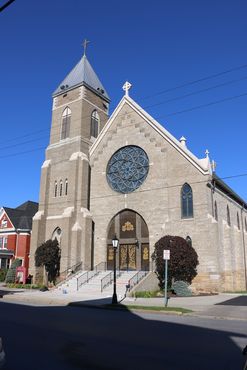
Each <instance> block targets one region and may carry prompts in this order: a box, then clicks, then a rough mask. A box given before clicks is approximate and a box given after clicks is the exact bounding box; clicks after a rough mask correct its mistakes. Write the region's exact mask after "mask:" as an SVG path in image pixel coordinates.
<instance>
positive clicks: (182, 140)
mask: <svg viewBox="0 0 247 370" xmlns="http://www.w3.org/2000/svg"><path fill="white" fill-rule="evenodd" d="M179 141H180V144H182V145H183V146H184V147H185V148H186V139H185V137H184V136H182V137H181V138H180V139H179Z"/></svg>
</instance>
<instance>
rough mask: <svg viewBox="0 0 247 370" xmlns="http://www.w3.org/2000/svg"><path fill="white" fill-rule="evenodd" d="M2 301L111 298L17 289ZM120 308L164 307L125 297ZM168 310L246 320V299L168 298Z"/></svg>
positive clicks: (160, 301) (94, 302)
mask: <svg viewBox="0 0 247 370" xmlns="http://www.w3.org/2000/svg"><path fill="white" fill-rule="evenodd" d="M0 290H1V291H2V293H3V298H1V300H0V302H6V303H16V304H27V305H34V306H67V305H68V304H73V303H76V305H77V306H80V305H81V306H84V307H85V306H98V307H99V306H100V305H102V304H109V303H111V296H110V295H108V296H107V295H105V296H102V295H101V294H99V296H96V297H93V298H92V297H90V295H85V293H84V294H83V293H80V292H77V293H69V294H63V293H62V292H60V291H59V292H58V291H47V292H40V291H36V290H33V291H29V290H17V289H12V290H10V289H5V288H2V287H0ZM238 297H242V301H243V303H241V302H240V304H239V302H238V303H235V302H237V299H238ZM121 304H122V305H128V306H131V305H138V306H159V307H162V306H164V298H136V299H134V298H130V297H127V298H126V299H124V300H123V301H122V303H121ZM168 307H180V308H186V309H189V310H192V311H193V313H190V314H187V315H191V316H200V317H211V318H224V319H230V320H233V319H236V320H246V319H247V295H245V296H241V295H239V294H228V293H220V294H218V295H209V296H194V297H172V298H170V299H169V301H168Z"/></svg>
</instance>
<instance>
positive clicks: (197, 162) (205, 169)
mask: <svg viewBox="0 0 247 370" xmlns="http://www.w3.org/2000/svg"><path fill="white" fill-rule="evenodd" d="M124 104H127V105H128V106H129V107H131V108H132V109H133V110H134V111H135V112H136V113H137V114H139V115H140V116H141V117H142V119H143V120H144V121H145V122H146V123H147V125H150V126H151V127H152V128H153V129H154V130H155V131H156V132H157V133H158V134H160V135H161V136H162V137H163V138H164V139H165V140H166V141H168V142H169V143H170V144H171V145H172V146H173V147H174V148H175V149H176V150H177V151H178V152H180V153H181V155H183V156H184V157H185V158H186V159H188V160H189V161H190V162H191V163H192V164H193V165H194V166H195V167H196V168H197V169H198V170H199V171H200V172H201V173H203V174H204V175H211V173H212V172H211V165H210V161H209V160H208V159H207V160H205V161H204V160H201V159H199V158H197V157H196V156H195V155H194V154H193V153H192V152H191V151H190V150H189V149H187V147H185V146H183V145H182V144H181V143H180V142H179V141H178V140H177V139H176V138H175V137H174V136H173V135H172V134H170V133H169V132H168V131H167V130H166V129H165V128H164V127H163V126H162V125H161V124H160V123H159V122H157V121H156V120H155V119H154V118H153V117H151V116H150V115H149V114H148V113H147V112H146V111H145V110H144V109H143V108H141V107H140V106H139V105H138V104H137V103H136V102H135V101H134V100H133V99H132V98H130V97H129V96H126V95H125V96H124V97H123V98H122V99H121V101H120V102H119V104H118V106H117V107H116V109H115V110H114V112H113V113H112V115H111V117H110V118H109V120H108V121H107V123H106V125H105V126H104V128H103V130H102V131H101V133H100V134H99V136H98V137H97V139H96V140H95V141H94V143H93V145H92V146H91V148H90V151H89V152H90V155H92V154H93V153H94V151H95V150H96V148H97V146H98V145H99V143H100V142H101V140H102V139H103V137H104V135H105V134H106V132H107V131H108V129H109V127H110V126H111V125H112V123H113V121H114V119H115V118H116V117H117V115H118V113H119V112H120V110H121V109H122V107H123V106H124Z"/></svg>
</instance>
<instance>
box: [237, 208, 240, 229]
mask: <svg viewBox="0 0 247 370" xmlns="http://www.w3.org/2000/svg"><path fill="white" fill-rule="evenodd" d="M237 227H238V230H240V220H239V214H238V212H237Z"/></svg>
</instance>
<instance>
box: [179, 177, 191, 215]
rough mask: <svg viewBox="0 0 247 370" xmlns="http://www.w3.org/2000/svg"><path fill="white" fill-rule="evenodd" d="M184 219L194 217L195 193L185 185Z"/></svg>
mask: <svg viewBox="0 0 247 370" xmlns="http://www.w3.org/2000/svg"><path fill="white" fill-rule="evenodd" d="M181 206H182V207H181V208H182V218H190V217H193V193H192V189H191V187H190V185H189V184H184V185H183V187H182V191H181Z"/></svg>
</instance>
